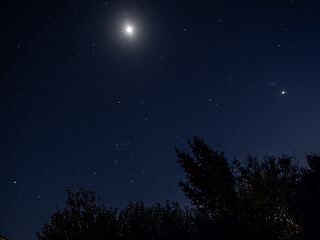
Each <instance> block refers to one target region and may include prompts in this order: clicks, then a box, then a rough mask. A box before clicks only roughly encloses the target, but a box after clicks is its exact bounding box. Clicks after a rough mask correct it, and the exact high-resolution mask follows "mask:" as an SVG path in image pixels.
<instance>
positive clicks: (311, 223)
mask: <svg viewBox="0 0 320 240" xmlns="http://www.w3.org/2000/svg"><path fill="white" fill-rule="evenodd" d="M306 159H307V162H308V166H309V168H308V169H305V170H304V173H303V175H302V179H301V181H300V182H299V184H298V190H297V195H296V199H295V200H296V201H295V206H296V209H297V217H298V219H299V220H300V224H301V227H302V229H303V230H302V238H303V239H310V240H312V239H318V238H319V236H320V218H319V216H320V154H318V155H316V154H307V155H306Z"/></svg>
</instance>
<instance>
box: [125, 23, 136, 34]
mask: <svg viewBox="0 0 320 240" xmlns="http://www.w3.org/2000/svg"><path fill="white" fill-rule="evenodd" d="M133 32H134V29H133V27H132V26H131V25H127V26H126V27H125V33H126V34H127V35H133Z"/></svg>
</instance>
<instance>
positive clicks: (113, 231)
mask: <svg viewBox="0 0 320 240" xmlns="http://www.w3.org/2000/svg"><path fill="white" fill-rule="evenodd" d="M188 143H189V146H190V148H191V152H192V153H191V154H189V153H185V152H182V151H180V150H178V149H176V152H177V155H178V163H179V164H180V166H181V167H182V168H183V170H184V172H185V179H183V180H181V181H180V183H179V185H180V187H181V188H182V191H183V192H184V193H185V195H186V197H187V198H189V199H190V201H191V204H192V206H191V207H184V208H181V207H180V206H179V204H178V203H170V202H169V201H167V202H166V203H165V205H161V204H159V203H157V204H155V205H153V206H150V207H147V206H145V204H144V202H143V201H142V200H141V201H139V202H137V203H130V204H129V205H128V206H127V207H125V208H124V209H122V210H118V209H114V208H107V207H105V205H104V204H103V203H102V202H101V201H100V199H99V198H96V197H95V192H94V191H90V190H86V189H85V188H84V187H82V186H78V188H77V190H76V191H75V192H73V191H71V189H70V188H67V189H66V190H67V207H66V208H65V209H64V210H63V211H60V210H57V212H56V213H54V214H53V215H52V217H51V222H50V224H45V225H44V226H43V228H42V233H40V232H37V238H38V239H39V240H59V239H68V240H75V239H82V238H85V239H88V240H91V239H92V240H93V239H98V240H99V239H114V240H122V239H140V240H141V239H142V240H144V239H151V240H158V239H159V240H160V239H161V240H171V239H172V240H173V239H175V240H177V239H186V240H193V239H199V240H202V239H215V240H219V239H237V238H239V237H241V238H244V239H247V240H250V239H252V240H253V239H262V240H263V239H266V240H267V239H268V240H272V239H277V240H284V239H290V240H294V239H306V240H307V239H308V240H309V239H311V240H312V239H318V236H319V233H320V219H319V218H318V216H319V215H320V204H319V203H320V185H319V183H320V155H315V154H307V155H306V160H307V163H308V167H305V168H303V167H301V166H300V165H299V164H298V163H297V162H296V161H294V159H293V157H290V156H287V155H282V156H281V157H274V156H266V157H264V158H263V159H262V160H258V159H257V158H256V157H252V156H250V157H249V158H248V160H247V163H246V164H241V163H240V161H238V160H233V161H232V162H229V161H227V158H226V156H225V155H224V153H223V152H218V151H215V150H213V149H212V148H211V147H210V146H208V145H206V144H205V143H204V142H203V141H202V140H200V139H199V138H198V137H193V141H192V142H191V141H189V142H188Z"/></svg>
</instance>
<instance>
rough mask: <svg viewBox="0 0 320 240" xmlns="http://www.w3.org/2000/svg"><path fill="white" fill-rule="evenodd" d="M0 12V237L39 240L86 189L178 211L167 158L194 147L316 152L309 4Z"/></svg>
mask: <svg viewBox="0 0 320 240" xmlns="http://www.w3.org/2000/svg"><path fill="white" fill-rule="evenodd" d="M253 2H255V3H253ZM1 9H2V10H1V12H2V14H1V15H2V21H1V22H2V23H1V59H2V61H1V62H2V64H1V65H2V66H1V85H0V114H1V118H0V123H1V124H0V135H1V138H0V164H1V165H0V168H1V170H2V174H1V175H0V181H1V182H0V183H1V186H0V187H1V193H2V194H1V199H0V215H1V220H0V235H1V234H2V235H5V236H7V237H9V238H10V239H18V240H20V239H27V240H31V239H35V231H36V230H40V228H41V226H42V225H43V223H44V222H45V221H48V220H49V217H50V216H51V214H52V213H53V212H54V211H55V209H56V206H58V207H60V208H62V207H64V202H65V190H64V187H66V186H71V187H73V188H74V187H75V186H76V184H82V183H83V182H85V184H86V186H88V187H92V188H93V189H95V190H96V191H97V194H98V195H99V196H101V197H102V199H104V200H105V203H106V204H107V205H108V206H112V207H123V206H125V205H126V204H128V202H129V201H130V200H132V201H136V200H139V199H141V198H143V199H144V200H145V201H146V203H147V204H152V203H155V202H163V201H164V200H166V199H169V200H172V201H179V202H180V203H181V204H183V205H184V204H188V201H187V200H186V199H185V197H184V195H183V193H182V191H181V190H180V189H179V188H178V181H179V179H181V178H182V177H183V172H182V169H180V167H179V166H178V164H177V163H176V160H177V157H176V154H175V152H174V147H175V146H177V147H178V148H180V149H182V150H188V148H187V140H188V139H191V137H192V136H193V135H197V136H199V137H200V138H201V139H203V140H205V142H206V143H208V144H209V145H211V146H212V147H213V148H214V149H216V150H219V151H224V152H225V153H226V154H227V156H228V157H229V159H230V160H231V159H232V158H233V157H237V158H238V159H240V160H243V159H245V158H246V156H248V154H250V153H251V154H259V156H263V155H265V154H275V155H278V154H281V153H288V154H295V155H296V156H297V157H298V158H303V156H304V152H319V151H320V139H319V136H320V110H319V109H320V94H319V89H320V66H319V65H320V59H319V58H320V46H319V43H320V31H319V29H320V15H319V12H320V3H319V2H318V1H306V0H300V1H299V0H296V1H290V0H281V1H279V0H277V1H275V0H274V1H270V0H269V1H241V0H238V1H231V0H230V1H227V0H219V1H218V0H217V1H201V0H198V1H165V0H161V1H119V0H117V1H107V2H106V1H89V0H88V1H73V0H70V1H12V2H11V3H7V5H5V4H4V5H3V7H2V8H1ZM126 23H130V24H132V26H133V28H134V32H133V34H132V35H128V34H126V33H125V32H124V31H123V28H124V26H125V25H124V24H126ZM282 92H283V93H282Z"/></svg>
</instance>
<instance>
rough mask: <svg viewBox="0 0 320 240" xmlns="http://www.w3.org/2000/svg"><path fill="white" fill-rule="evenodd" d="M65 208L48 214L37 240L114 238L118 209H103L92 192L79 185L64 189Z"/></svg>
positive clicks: (116, 229)
mask: <svg viewBox="0 0 320 240" xmlns="http://www.w3.org/2000/svg"><path fill="white" fill-rule="evenodd" d="M66 190H67V207H66V208H65V209H64V210H63V211H59V210H57V212H56V213H54V214H53V215H52V217H51V222H50V224H45V225H44V227H43V228H42V234H40V233H39V232H37V237H38V239H40V240H58V239H68V240H78V239H98V240H99V239H101V240H102V239H116V236H117V231H118V228H117V222H116V220H117V219H116V213H117V210H112V209H106V208H105V207H104V205H103V204H102V203H101V202H100V200H99V199H96V197H95V192H94V191H89V190H86V189H85V188H84V187H82V186H78V190H77V192H75V193H73V192H72V191H71V189H70V188H67V189H66Z"/></svg>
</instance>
